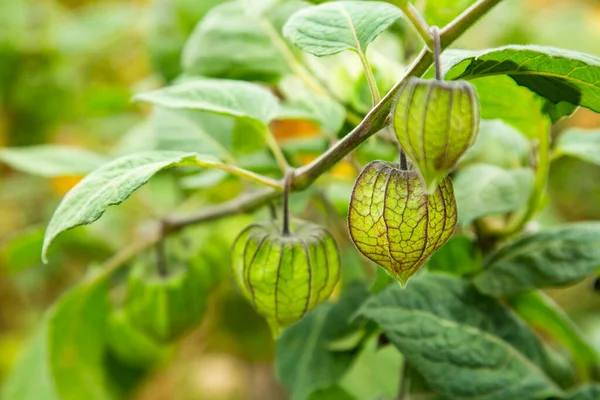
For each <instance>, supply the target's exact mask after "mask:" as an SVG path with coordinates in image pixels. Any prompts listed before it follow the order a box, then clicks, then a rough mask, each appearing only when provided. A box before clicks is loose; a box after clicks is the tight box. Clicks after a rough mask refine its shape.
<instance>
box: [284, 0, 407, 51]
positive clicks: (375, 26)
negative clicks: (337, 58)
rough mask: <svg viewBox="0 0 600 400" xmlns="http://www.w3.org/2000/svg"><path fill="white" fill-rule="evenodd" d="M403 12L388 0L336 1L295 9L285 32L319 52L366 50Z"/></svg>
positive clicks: (299, 42) (293, 39) (303, 47)
mask: <svg viewBox="0 0 600 400" xmlns="http://www.w3.org/2000/svg"><path fill="white" fill-rule="evenodd" d="M401 16H402V12H401V11H400V9H399V8H397V7H395V6H393V5H391V4H389V3H384V2H375V1H369V2H367V1H335V2H331V3H325V4H321V5H318V6H311V7H307V8H304V9H302V10H300V11H298V12H296V13H295V14H293V15H292V16H291V17H290V19H289V20H288V21H287V22H286V24H285V26H284V27H283V34H284V36H285V37H287V38H288V39H289V40H290V41H291V42H292V43H294V44H295V45H296V46H298V47H300V48H301V49H302V50H304V51H306V52H308V53H310V54H314V55H316V56H328V55H332V54H337V53H339V52H342V51H344V50H354V51H356V52H358V53H362V54H364V53H365V52H366V50H367V46H368V45H369V43H371V42H372V41H373V40H375V38H376V37H377V36H378V35H379V34H380V33H381V32H383V31H384V30H385V29H386V28H388V27H389V26H390V25H391V24H393V23H394V21H396V20H397V19H398V18H400V17H401Z"/></svg>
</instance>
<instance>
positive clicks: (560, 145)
mask: <svg viewBox="0 0 600 400" xmlns="http://www.w3.org/2000/svg"><path fill="white" fill-rule="evenodd" d="M554 152H555V153H554V155H555V156H556V157H560V156H563V155H566V156H571V157H576V158H579V159H581V160H583V161H587V162H590V163H592V164H596V165H600V130H585V129H578V128H571V129H569V130H567V131H566V132H563V133H562V134H561V135H560V136H559V137H558V141H557V143H556V146H555V149H554Z"/></svg>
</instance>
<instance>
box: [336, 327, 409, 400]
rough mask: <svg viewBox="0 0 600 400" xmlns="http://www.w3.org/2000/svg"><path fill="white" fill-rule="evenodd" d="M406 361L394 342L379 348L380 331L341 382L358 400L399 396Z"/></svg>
mask: <svg viewBox="0 0 600 400" xmlns="http://www.w3.org/2000/svg"><path fill="white" fill-rule="evenodd" d="M402 361H403V358H402V354H400V352H399V351H398V349H396V348H395V347H394V346H385V347H382V348H378V335H375V336H373V338H372V339H371V340H369V341H368V342H367V343H365V346H364V347H363V349H362V351H361V353H360V354H359V355H358V356H357V357H356V360H355V361H354V363H353V364H352V367H350V370H349V371H348V373H347V374H346V375H345V376H344V377H343V378H342V380H341V381H340V386H341V387H342V388H344V389H346V391H348V393H350V394H352V395H353V396H354V397H353V398H355V399H357V400H359V399H381V398H389V399H395V398H396V396H397V394H398V388H399V387H400V376H401V373H402V368H403V366H402Z"/></svg>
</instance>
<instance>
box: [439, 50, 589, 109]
mask: <svg viewBox="0 0 600 400" xmlns="http://www.w3.org/2000/svg"><path fill="white" fill-rule="evenodd" d="M444 55H445V59H444V60H443V64H444V66H443V69H444V71H445V74H444V75H445V76H446V78H447V79H475V78H482V77H486V76H493V75H504V74H506V75H508V76H510V77H511V78H512V79H513V80H514V81H515V82H517V83H518V84H519V85H521V86H525V87H527V88H529V89H530V90H532V91H534V92H535V93H537V94H539V95H540V96H542V97H545V98H547V99H548V100H550V101H551V102H552V103H554V104H558V103H560V102H562V101H566V102H568V103H571V104H574V105H581V106H583V107H586V108H589V109H591V110H593V111H596V112H600V59H598V58H597V57H595V56H592V55H589V54H584V53H578V52H575V51H570V50H564V49H556V48H552V47H544V46H533V45H529V46H519V45H511V46H506V47H500V48H497V49H487V50H480V51H465V50H450V51H447V52H445V53H444Z"/></svg>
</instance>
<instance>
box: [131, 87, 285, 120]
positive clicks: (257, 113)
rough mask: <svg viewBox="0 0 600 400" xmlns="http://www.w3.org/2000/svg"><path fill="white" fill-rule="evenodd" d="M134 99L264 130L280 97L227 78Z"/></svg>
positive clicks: (167, 89)
mask: <svg viewBox="0 0 600 400" xmlns="http://www.w3.org/2000/svg"><path fill="white" fill-rule="evenodd" d="M134 99H135V100H138V101H144V102H148V103H152V104H155V105H159V106H162V107H167V108H175V109H188V110H196V111H205V112H210V113H213V114H218V115H226V116H229V117H234V118H236V119H240V120H244V121H247V122H249V123H251V124H253V125H255V126H257V127H258V128H259V129H264V126H266V125H267V124H268V123H269V121H271V120H272V119H273V118H274V117H275V115H276V114H277V109H278V103H277V98H276V97H275V96H274V95H273V94H272V93H271V92H270V91H268V90H267V89H265V88H262V87H260V86H258V85H255V84H253V83H248V82H242V81H231V80H226V79H203V80H192V81H186V82H183V83H179V84H177V85H173V86H168V87H165V88H162V89H158V90H154V91H152V92H148V93H142V94H138V95H136V96H135V97H134Z"/></svg>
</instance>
